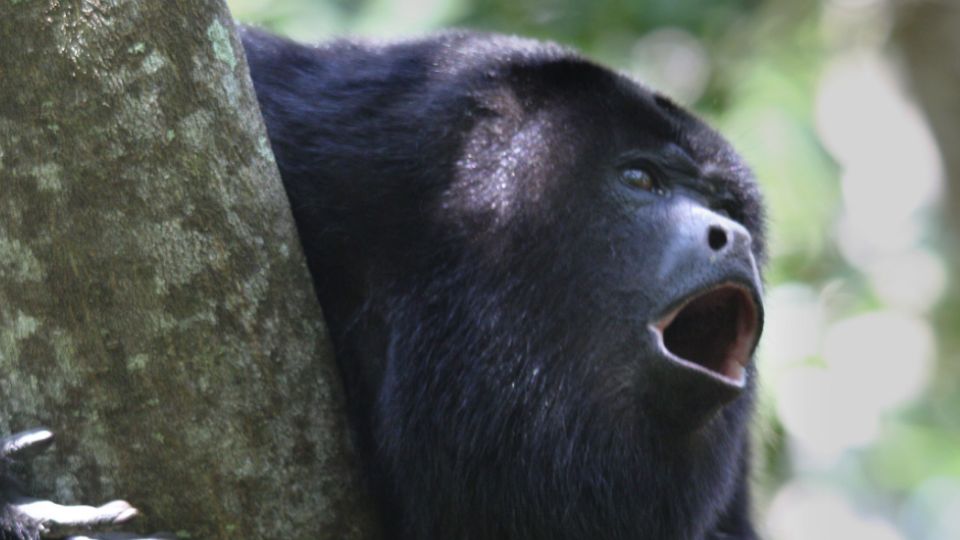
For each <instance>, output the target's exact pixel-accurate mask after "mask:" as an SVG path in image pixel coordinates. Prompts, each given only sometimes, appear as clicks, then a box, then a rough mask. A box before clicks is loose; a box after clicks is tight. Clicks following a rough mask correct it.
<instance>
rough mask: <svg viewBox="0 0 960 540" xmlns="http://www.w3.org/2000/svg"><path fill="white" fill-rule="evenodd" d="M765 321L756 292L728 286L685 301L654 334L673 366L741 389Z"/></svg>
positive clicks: (656, 325)
mask: <svg viewBox="0 0 960 540" xmlns="http://www.w3.org/2000/svg"><path fill="white" fill-rule="evenodd" d="M761 321H762V319H761V315H760V309H759V308H758V303H757V301H755V300H754V295H753V294H752V293H751V290H750V289H749V288H747V287H745V286H743V285H741V284H738V283H732V282H726V283H722V284H720V285H717V286H713V287H710V288H707V289H705V290H701V291H698V292H696V293H694V294H691V295H689V296H687V297H685V298H684V299H683V300H681V301H680V303H679V304H678V305H677V306H676V307H674V308H673V309H671V310H670V311H669V312H668V313H667V314H666V315H664V316H663V317H661V318H660V319H659V320H657V321H655V322H653V323H652V324H651V325H650V328H651V329H652V330H653V331H654V334H655V335H656V336H657V338H658V340H659V346H660V350H661V351H662V352H663V353H664V354H665V356H666V357H667V358H668V359H669V360H671V361H673V362H675V363H677V364H679V365H681V366H683V367H686V368H689V369H691V370H694V371H698V372H701V373H703V374H705V375H707V376H709V377H712V378H714V379H717V380H718V381H720V382H722V383H724V384H727V385H731V386H735V387H737V388H742V387H743V386H744V385H745V384H746V373H747V372H746V366H747V364H748V363H749V362H750V356H751V354H752V353H753V349H754V348H755V346H756V344H757V341H758V339H759V337H760V328H761V324H762V322H761Z"/></svg>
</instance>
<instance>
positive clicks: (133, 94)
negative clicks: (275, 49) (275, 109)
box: [0, 0, 373, 540]
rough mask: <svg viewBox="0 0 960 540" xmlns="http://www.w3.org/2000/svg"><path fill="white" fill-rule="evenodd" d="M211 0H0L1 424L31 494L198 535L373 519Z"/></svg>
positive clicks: (239, 55) (304, 278)
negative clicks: (48, 436) (35, 448)
mask: <svg viewBox="0 0 960 540" xmlns="http://www.w3.org/2000/svg"><path fill="white" fill-rule="evenodd" d="M324 332H325V330H324V326H323V322H322V316H321V313H320V309H319V306H318V305H317V303H316V299H315V298H314V296H313V291H312V288H311V285H310V279H309V275H308V274H307V270H306V267H305V265H304V262H303V257H302V254H301V252H300V248H299V243H298V241H297V238H296V232H295V230H294V227H293V221H292V218H291V216H290V214H289V209H288V204H287V201H286V197H285V196H284V193H283V188H282V186H281V183H280V180H279V177H278V174H277V170H276V167H275V165H274V162H273V157H272V154H271V152H270V147H269V144H268V141H267V139H266V136H265V131H264V129H263V126H262V122H261V119H260V114H259V112H258V108H257V104H256V99H255V96H254V94H253V90H252V86H251V84H250V82H249V75H248V72H247V66H246V62H245V60H244V56H243V51H242V49H241V46H240V43H239V41H238V40H237V38H236V35H235V32H234V28H233V22H232V20H231V18H230V15H229V13H228V12H227V10H226V8H225V7H224V5H223V3H222V2H221V1H214V0H179V1H163V2H156V1H150V0H137V1H130V0H101V1H92V0H87V1H69V2H65V1H63V0H29V1H28V0H7V1H5V2H2V3H0V434H3V433H10V432H12V431H16V430H19V429H23V428H28V427H33V426H37V425H45V426H48V427H50V428H52V429H53V430H54V432H55V433H57V435H58V443H57V444H56V445H55V446H54V449H53V450H52V451H51V452H50V456H49V457H48V458H44V459H42V460H39V462H37V463H34V465H33V467H32V468H33V472H34V475H33V480H32V484H33V486H34V488H35V489H36V491H35V492H34V493H32V494H33V495H38V496H39V495H42V496H49V497H51V498H55V499H58V502H72V503H77V502H83V503H100V502H104V501H106V500H109V499H112V498H125V499H127V500H129V501H130V502H131V503H132V504H134V505H135V506H137V507H139V508H140V509H141V511H142V512H143V513H144V514H145V515H146V519H143V520H142V521H141V523H140V524H139V525H138V527H137V528H138V529H141V530H172V531H177V532H181V533H184V534H183V535H184V536H186V535H189V537H192V538H196V539H201V538H202V539H204V540H206V539H218V538H222V539H227V538H230V539H235V538H305V539H317V538H320V539H322V538H331V539H333V538H336V539H340V538H357V539H359V538H371V531H373V527H372V526H371V525H372V523H373V520H372V514H371V512H370V510H369V509H370V506H369V504H368V503H367V501H366V499H365V497H364V496H363V494H362V490H361V489H360V488H359V487H358V486H359V483H358V477H359V475H358V473H357V469H356V466H355V460H354V456H353V454H352V453H351V451H352V449H351V447H350V443H349V438H348V436H347V430H346V424H345V420H344V419H345V415H344V412H343V406H342V390H341V388H340V383H339V379H338V374H337V372H336V369H335V366H334V364H333V361H332V357H331V353H330V350H329V348H328V346H327V339H326V336H325V333H324Z"/></svg>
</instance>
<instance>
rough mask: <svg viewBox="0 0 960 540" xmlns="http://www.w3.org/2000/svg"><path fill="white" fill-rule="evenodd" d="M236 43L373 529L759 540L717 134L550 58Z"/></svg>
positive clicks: (473, 539)
mask: <svg viewBox="0 0 960 540" xmlns="http://www.w3.org/2000/svg"><path fill="white" fill-rule="evenodd" d="M242 37H243V43H244V47H245V50H246V54H247V60H248V63H249V65H250V70H251V74H252V77H253V82H254V86H255V88H256V91H257V96H258V99H259V102H260V107H261V110H262V112H263V117H264V120H265V121H266V125H267V130H268V132H269V137H270V142H271V145H272V147H273V151H274V153H275V155H276V159H277V163H278V165H279V167H280V172H281V175H282V177H283V181H284V185H285V187H286V189H287V193H288V195H289V198H290V202H291V206H292V208H293V212H294V217H295V219H296V222H297V226H298V229H299V232H300V237H301V241H302V243H303V246H304V250H305V252H306V255H307V259H308V264H309V266H310V270H311V273H312V275H313V278H314V284H315V287H316V291H317V294H318V297H319V299H320V301H321V304H322V305H323V308H324V313H325V315H326V317H327V323H328V325H329V327H330V330H331V335H332V337H333V340H334V345H335V349H336V354H337V360H338V363H339V366H340V369H341V372H342V375H343V377H344V381H345V384H346V388H347V393H348V402H349V407H350V414H351V425H352V427H353V429H354V431H355V434H356V438H357V441H358V445H359V447H360V449H361V453H362V456H363V458H364V460H365V466H366V470H367V472H368V473H369V481H370V487H371V489H372V490H373V492H374V494H375V495H376V498H377V500H378V501H379V503H380V504H381V510H382V512H383V515H384V517H385V520H386V529H387V533H388V537H389V538H396V539H410V540H413V539H416V540H457V539H470V540H493V539H497V540H504V539H523V540H537V539H551V540H558V539H593V538H598V539H609V540H617V539H631V540H633V539H652V540H720V539H738V540H749V539H755V538H756V534H755V532H754V530H753V527H752V525H751V520H750V515H749V512H750V508H749V507H750V503H749V494H748V491H749V490H748V467H749V465H748V448H747V447H748V434H747V425H748V420H749V416H750V411H751V409H752V401H753V394H754V380H755V378H756V377H755V367H754V364H753V362H752V360H751V357H752V354H753V349H754V348H755V346H756V342H757V339H758V338H759V334H760V330H761V327H762V321H763V314H762V311H763V308H762V303H761V299H760V295H761V279H760V273H759V270H758V264H759V263H760V262H762V260H763V259H764V239H763V217H762V207H761V200H760V195H759V193H758V190H757V187H756V185H755V183H754V181H753V178H752V175H751V173H750V171H749V169H748V168H747V167H746V166H745V165H744V164H743V162H742V161H741V159H740V158H739V157H738V156H737V155H736V153H735V152H734V151H733V150H732V149H731V147H730V146H729V145H728V143H727V142H726V141H725V140H724V139H723V138H722V137H721V136H719V135H718V134H717V133H715V132H714V131H712V130H711V129H710V128H708V127H707V126H706V125H705V124H703V123H702V122H700V121H699V120H697V119H696V118H695V117H693V116H692V115H691V114H689V113H688V112H686V111H684V110H683V109H681V108H680V107H678V106H677V105H675V104H674V103H672V102H671V101H669V100H668V99H667V98H665V97H663V96H662V95H660V94H657V93H655V92H653V91H651V90H649V89H647V88H645V87H643V86H641V85H639V84H637V83H636V82H634V81H632V80H630V79H629V78H627V77H624V76H622V75H619V74H617V73H614V72H612V71H610V70H608V69H605V68H603V67H601V66H598V65H596V64H594V63H592V62H590V61H588V60H585V59H583V58H582V57H580V56H578V55H577V54H575V53H573V52H571V51H570V50H568V49H565V48H562V47H560V46H557V45H552V44H545V43H540V42H536V41H531V40H525V39H519V38H513V37H504V36H496V35H489V34H479V33H471V32H448V33H442V34H439V35H435V36H432V37H428V38H424V39H419V40H413V41H403V42H397V43H378V44H373V43H365V42H357V41H335V42H332V43H328V44H324V45H320V46H315V47H314V46H305V45H300V44H296V43H293V42H291V41H288V40H285V39H282V38H278V37H274V36H271V35H268V34H265V33H262V32H259V31H256V30H250V29H246V30H244V31H243V35H242ZM2 538H4V537H3V535H2V533H0V539H2ZM13 538H19V537H16V536H14V537H13Z"/></svg>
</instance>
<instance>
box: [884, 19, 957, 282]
mask: <svg viewBox="0 0 960 540" xmlns="http://www.w3.org/2000/svg"><path fill="white" fill-rule="evenodd" d="M894 6H895V7H896V9H895V11H894V14H895V17H894V18H895V26H894V34H893V35H894V42H895V44H896V45H897V47H898V48H899V50H900V51H902V53H903V57H904V66H905V68H906V71H907V74H908V75H909V76H910V83H911V86H912V88H913V90H914V93H915V94H916V96H917V99H918V101H919V103H920V106H921V107H922V108H923V110H924V112H925V113H926V116H927V119H928V120H929V122H930V126H931V128H932V130H933V133H934V136H935V137H936V139H937V142H938V143H939V146H940V153H941V155H942V156H943V160H944V165H945V169H946V174H947V198H946V201H945V205H944V212H945V214H946V218H947V219H946V222H947V224H949V225H950V228H951V231H952V238H954V239H960V93H958V89H960V32H958V29H960V3H958V2H957V1H956V0H897V1H896V2H894ZM948 245H952V244H948ZM952 247H953V250H952V251H953V253H952V255H953V256H954V260H955V261H958V262H960V248H957V247H956V246H952ZM958 269H960V264H958Z"/></svg>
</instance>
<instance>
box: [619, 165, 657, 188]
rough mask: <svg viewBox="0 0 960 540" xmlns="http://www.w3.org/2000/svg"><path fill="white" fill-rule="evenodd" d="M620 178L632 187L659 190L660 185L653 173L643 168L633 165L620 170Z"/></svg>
mask: <svg viewBox="0 0 960 540" xmlns="http://www.w3.org/2000/svg"><path fill="white" fill-rule="evenodd" d="M620 178H621V179H622V180H623V181H624V182H625V183H626V184H627V185H628V186H630V187H634V188H637V189H642V190H644V191H657V190H658V188H659V186H658V184H657V181H656V180H655V179H654V178H653V175H651V174H650V173H648V172H647V171H645V170H643V169H638V168H636V167H631V168H629V169H623V170H622V171H620Z"/></svg>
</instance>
